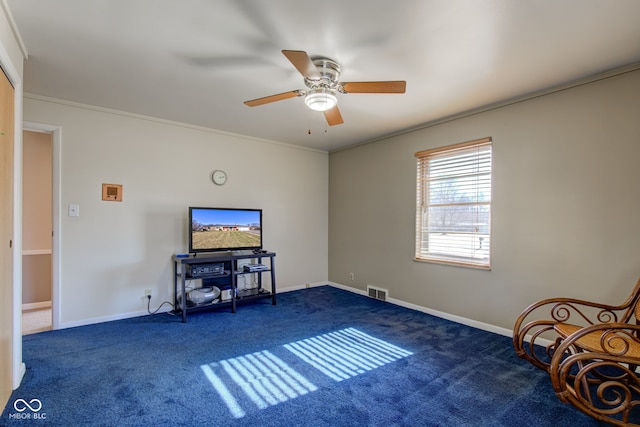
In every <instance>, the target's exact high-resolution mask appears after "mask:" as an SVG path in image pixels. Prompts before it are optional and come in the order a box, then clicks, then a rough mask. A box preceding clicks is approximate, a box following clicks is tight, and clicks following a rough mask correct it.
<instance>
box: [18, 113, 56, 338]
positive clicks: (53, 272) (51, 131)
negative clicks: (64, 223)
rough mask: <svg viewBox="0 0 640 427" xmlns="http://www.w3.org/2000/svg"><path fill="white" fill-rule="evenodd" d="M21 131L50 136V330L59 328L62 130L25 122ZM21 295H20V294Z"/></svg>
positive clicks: (51, 126) (52, 126)
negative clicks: (51, 234)
mask: <svg viewBox="0 0 640 427" xmlns="http://www.w3.org/2000/svg"><path fill="white" fill-rule="evenodd" d="M22 127H23V129H22V130H23V131H25V130H26V131H31V132H43V133H48V134H51V137H52V147H51V148H52V151H51V157H52V158H51V161H52V165H51V166H52V168H51V185H52V188H51V227H52V233H53V236H52V240H51V321H52V329H54V330H55V329H59V328H60V305H61V304H60V240H61V239H60V233H61V231H60V230H61V227H60V219H61V215H60V175H61V174H60V152H61V148H62V147H61V142H62V135H61V134H62V128H61V127H60V126H54V125H48V124H43V123H35V122H27V121H25V122H24V123H23V124H22ZM21 295H22V294H21Z"/></svg>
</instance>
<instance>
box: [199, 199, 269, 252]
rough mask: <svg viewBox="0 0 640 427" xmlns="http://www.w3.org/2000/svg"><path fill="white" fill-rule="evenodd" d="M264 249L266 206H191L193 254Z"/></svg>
mask: <svg viewBox="0 0 640 427" xmlns="http://www.w3.org/2000/svg"><path fill="white" fill-rule="evenodd" d="M256 249H262V209H232V208H206V207H205V208H197V207H190V208H189V253H199V252H220V251H241V250H256Z"/></svg>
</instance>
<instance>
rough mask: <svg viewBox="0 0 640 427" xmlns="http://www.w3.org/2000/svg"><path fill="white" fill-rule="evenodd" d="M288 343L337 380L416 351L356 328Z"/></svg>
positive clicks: (289, 347) (320, 369) (297, 353)
mask: <svg viewBox="0 0 640 427" xmlns="http://www.w3.org/2000/svg"><path fill="white" fill-rule="evenodd" d="M284 347H285V348H286V349H287V350H289V351H291V352H292V353H293V354H295V355H296V356H298V357H299V358H300V359H302V360H304V361H305V362H307V363H309V364H310V365H312V366H313V367H315V368H316V369H318V370H319V371H320V372H322V373H324V374H325V375H327V376H328V377H330V378H332V379H334V380H335V381H342V380H346V379H348V378H351V377H355V376H356V375H360V374H363V373H365V372H367V371H370V370H372V369H375V368H379V367H380V366H383V365H386V364H387V363H391V362H393V361H396V360H398V359H401V358H403V357H407V356H410V355H412V354H413V353H411V352H410V351H407V350H404V349H402V348H400V347H396V346H395V345H392V344H389V343H388V342H386V341H383V340H380V339H377V338H374V337H372V336H371V335H367V334H365V333H364V332H360V331H359V330H357V329H355V328H347V329H343V330H341V331H337V332H330V333H328V334H324V335H318V336H317V337H314V338H308V339H305V340H302V341H297V342H294V343H291V344H286V345H285V346H284Z"/></svg>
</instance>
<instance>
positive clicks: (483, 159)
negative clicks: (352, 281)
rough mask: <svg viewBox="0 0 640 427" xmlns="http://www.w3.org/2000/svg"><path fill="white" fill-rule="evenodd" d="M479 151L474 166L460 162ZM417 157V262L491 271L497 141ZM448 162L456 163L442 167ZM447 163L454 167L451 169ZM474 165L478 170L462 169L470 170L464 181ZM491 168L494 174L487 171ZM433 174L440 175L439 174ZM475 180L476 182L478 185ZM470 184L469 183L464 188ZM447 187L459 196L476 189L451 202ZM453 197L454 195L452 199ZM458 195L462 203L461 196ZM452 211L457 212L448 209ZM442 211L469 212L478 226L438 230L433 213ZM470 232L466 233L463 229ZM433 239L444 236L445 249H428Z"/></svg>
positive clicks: (451, 147)
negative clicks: (445, 193) (462, 172)
mask: <svg viewBox="0 0 640 427" xmlns="http://www.w3.org/2000/svg"><path fill="white" fill-rule="evenodd" d="M474 150H475V151H476V154H475V157H473V159H474V160H472V161H471V162H467V161H464V162H460V161H459V159H460V158H461V157H460V156H461V155H464V154H467V155H471V156H474V154H473V151H474ZM415 157H416V163H417V176H416V235H415V239H416V240H415V254H414V255H415V258H414V260H415V261H421V262H430V263H438V264H446V265H454V266H461V267H470V268H477V269H483V270H491V240H492V239H491V205H492V196H491V192H492V186H493V182H492V181H493V179H492V177H493V164H492V163H493V141H492V138H491V137H486V138H481V139H476V140H473V141H467V142H462V143H459V144H454V145H449V146H446V147H439V148H434V149H429V150H423V151H419V152H417V153H415ZM456 158H457V160H456ZM487 158H488V160H487ZM443 159H448V160H453V163H449V162H445V163H443V162H442V160H443ZM438 162H439V163H438ZM447 164H449V165H450V166H449V167H447V166H446V165H447ZM436 165H437V166H436ZM471 165H474V166H476V169H475V172H468V173H467V171H468V169H463V170H464V171H465V174H464V178H462V179H460V178H461V177H462V176H463V175H460V173H461V169H460V168H461V167H462V168H464V167H465V166H471ZM486 168H488V169H489V170H488V171H487V170H486ZM443 170H446V171H448V172H449V173H450V175H447V174H444V175H442V171H443ZM434 173H437V174H439V175H438V176H434ZM473 179H475V181H474V180H473ZM465 182H466V183H467V184H465ZM452 183H453V184H452ZM470 183H472V184H470ZM432 186H433V187H436V188H439V190H438V191H439V192H440V193H439V194H440V195H439V196H438V194H436V193H431V187H432ZM447 186H448V187H449V191H452V192H453V194H456V195H457V194H459V193H458V190H459V189H462V190H468V189H470V188H471V189H473V190H469V191H468V192H467V193H466V196H465V197H464V200H462V201H452V200H451V199H447V198H446V197H445V196H443V195H442V192H443V187H447ZM487 187H488V194H487ZM483 190H484V191H483ZM434 194H435V195H434ZM449 197H454V196H452V195H449ZM456 197H459V198H460V199H463V198H462V197H460V196H456ZM469 197H471V199H472V200H471V201H469V200H468V198H469ZM438 198H439V200H440V202H439V203H438V202H432V201H433V200H437V199H438ZM443 200H448V202H446V203H444V202H443ZM447 208H453V209H451V210H447ZM437 209H441V211H440V212H441V214H440V215H445V214H448V215H454V214H455V212H456V209H458V210H459V209H462V211H465V210H466V211H467V213H466V217H467V218H468V217H473V218H474V219H475V222H453V223H451V224H450V225H452V226H453V228H451V229H448V228H447V227H446V226H442V227H441V228H438V227H437V226H434V222H433V220H430V218H429V214H430V213H431V212H436V211H437ZM433 215H435V214H433ZM463 215H465V214H463ZM480 218H483V220H484V221H483V222H479V220H480ZM485 222H486V223H485ZM425 223H426V224H425ZM465 228H466V230H465V231H463V229H465ZM436 230H439V231H436ZM452 230H453V231H452ZM434 235H438V236H441V237H440V239H439V240H440V246H439V249H440V250H436V249H434V246H435V245H433V246H432V247H429V244H430V242H431V240H433V237H434ZM446 236H449V237H450V238H447V237H446ZM475 242H478V244H479V248H478V249H476V248H475ZM483 242H484V248H483ZM465 244H466V247H465ZM443 248H445V249H443ZM447 250H449V252H447ZM461 253H467V254H469V255H468V256H464V255H460V254H461Z"/></svg>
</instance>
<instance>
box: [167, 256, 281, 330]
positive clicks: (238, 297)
mask: <svg viewBox="0 0 640 427" xmlns="http://www.w3.org/2000/svg"><path fill="white" fill-rule="evenodd" d="M275 256H276V254H275V252H268V251H266V252H259V253H253V252H250V253H236V254H234V253H231V252H224V253H206V254H205V253H200V254H189V256H184V255H182V256H178V255H177V254H176V255H174V256H173V257H172V260H173V272H174V274H173V287H174V294H173V307H174V310H173V312H174V313H175V314H181V315H182V323H186V322H187V313H191V312H195V311H201V310H212V309H218V308H224V307H230V308H231V312H232V313H235V312H236V306H237V305H238V304H244V303H249V302H252V301H256V300H262V299H269V298H270V299H271V303H272V304H273V305H276V276H275V260H274V258H275ZM241 260H248V261H250V263H255V264H263V265H265V267H264V269H261V270H258V271H245V270H244V269H240V268H239V261H241ZM265 263H266V264H265ZM199 264H200V265H207V264H223V269H222V270H217V271H215V272H210V273H203V274H198V275H197V276H192V275H191V274H190V273H189V270H191V268H192V267H193V266H197V265H199ZM190 267H191V268H190ZM249 274H255V275H257V283H258V287H257V288H255V289H245V290H241V291H238V277H239V276H242V275H249ZM263 274H269V275H270V278H271V289H270V290H269V289H265V288H263V287H262V275H263ZM199 279H203V280H207V279H215V280H216V281H217V282H220V283H222V284H223V286H224V287H228V288H229V290H230V291H231V292H230V293H231V298H230V299H228V300H214V301H216V302H212V303H206V304H199V305H193V304H191V305H190V304H189V302H188V301H187V286H186V282H188V281H189V280H199Z"/></svg>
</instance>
